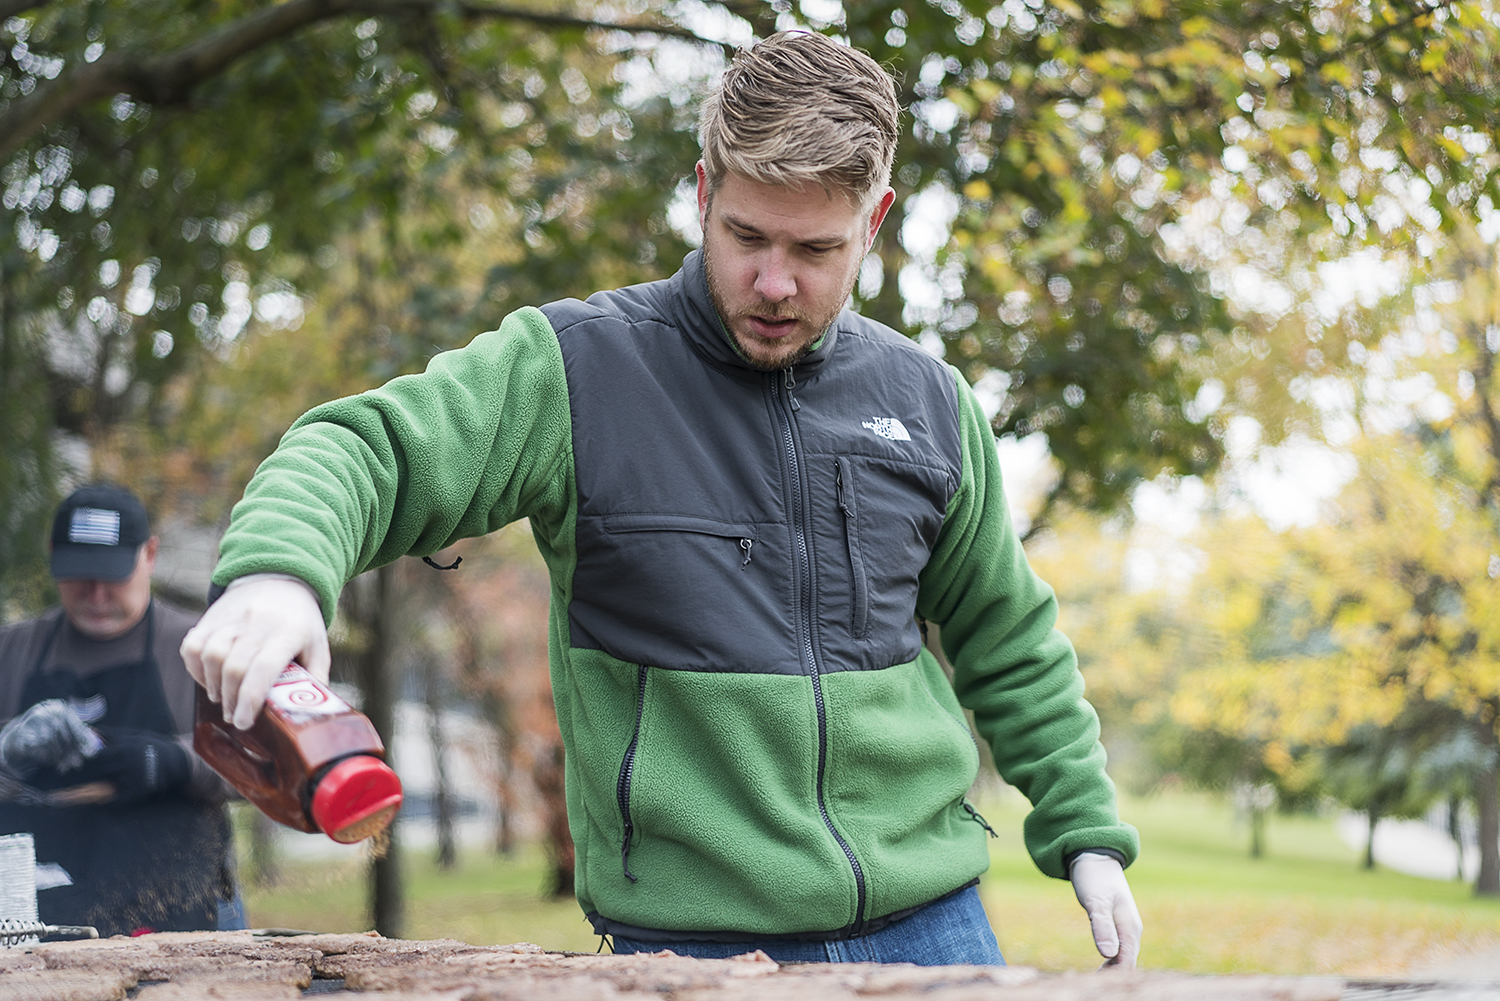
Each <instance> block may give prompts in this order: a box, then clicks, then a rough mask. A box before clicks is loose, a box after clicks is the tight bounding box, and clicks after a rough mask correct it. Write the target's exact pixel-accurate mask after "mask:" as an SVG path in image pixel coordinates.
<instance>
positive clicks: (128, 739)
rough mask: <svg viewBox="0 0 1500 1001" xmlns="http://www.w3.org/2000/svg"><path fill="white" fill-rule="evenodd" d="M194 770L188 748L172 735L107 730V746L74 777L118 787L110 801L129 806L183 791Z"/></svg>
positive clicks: (77, 779)
mask: <svg viewBox="0 0 1500 1001" xmlns="http://www.w3.org/2000/svg"><path fill="white" fill-rule="evenodd" d="M192 772H193V763H192V759H191V758H189V757H188V752H187V750H186V749H184V748H183V746H182V745H181V744H179V743H177V741H175V740H172V739H171V738H170V737H163V736H161V735H159V734H154V733H145V732H143V731H140V730H115V731H113V732H112V733H106V734H105V744H104V750H102V751H100V752H99V753H98V754H96V755H94V756H93V757H92V758H90V759H89V760H88V761H86V762H84V764H83V766H82V767H80V768H79V769H78V770H77V771H76V772H74V773H73V775H72V776H70V777H72V778H73V781H74V782H77V783H82V782H108V783H110V784H111V785H113V786H114V787H115V796H114V799H112V800H110V802H111V803H115V804H118V805H121V806H129V805H131V804H134V803H140V802H143V801H145V800H148V799H152V798H154V797H156V796H163V795H166V794H168V793H174V792H177V791H179V790H180V789H182V788H183V787H184V786H186V785H187V784H188V779H190V778H191V777H192Z"/></svg>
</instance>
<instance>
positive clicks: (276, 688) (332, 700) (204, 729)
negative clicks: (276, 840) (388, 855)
mask: <svg viewBox="0 0 1500 1001" xmlns="http://www.w3.org/2000/svg"><path fill="white" fill-rule="evenodd" d="M193 749H194V750H195V751H197V752H198V756H199V757H201V758H202V759H203V760H204V761H206V762H207V763H208V764H209V766H210V767H211V768H213V770H214V771H216V772H218V773H219V774H220V775H222V776H223V777H224V779H225V780H226V781H227V782H228V783H229V784H230V785H232V786H234V787H235V788H236V789H238V790H239V791H240V793H241V795H243V796H244V797H245V798H246V799H248V800H249V801H250V802H251V803H254V804H255V805H256V806H257V807H258V808H259V809H260V810H261V812H262V813H264V814H265V815H266V816H268V817H270V818H271V819H272V820H275V821H277V822H279V823H282V824H285V825H286V826H288V827H293V828H296V829H297V830H299V831H309V832H316V831H322V832H323V833H325V834H327V835H328V836H329V837H330V838H332V839H333V840H335V841H339V842H342V843H344V844H353V843H354V842H356V841H363V840H364V839H365V838H368V837H370V836H371V835H374V834H378V833H379V832H381V831H383V830H384V829H385V828H386V826H387V825H388V824H390V822H391V821H392V820H393V819H394V818H395V816H396V811H397V810H398V809H400V808H401V780H400V779H399V778H397V777H396V773H395V772H393V771H391V768H390V766H389V765H387V764H386V763H385V761H384V757H385V746H384V745H383V744H382V743H381V742H380V736H379V734H377V733H376V732H375V727H374V726H373V725H372V724H371V723H370V721H369V719H367V718H366V717H365V716H364V715H363V714H362V713H359V712H357V711H355V710H354V708H353V707H351V706H350V705H349V703H347V702H345V701H344V700H343V699H341V698H339V697H338V696H337V695H335V694H334V693H333V692H331V691H329V689H328V686H327V685H324V684H323V683H322V682H320V681H318V680H317V679H316V678H314V677H313V676H312V675H311V674H309V673H307V671H306V670H305V669H304V668H302V667H301V665H298V664H288V665H287V666H286V668H285V669H284V670H283V671H282V672H281V676H280V677H279V678H277V679H276V683H275V684H274V685H272V686H271V692H270V694H269V695H268V696H267V697H266V706H265V708H264V709H263V710H262V711H261V714H260V715H259V716H258V717H256V720H255V723H254V725H252V726H251V727H250V729H248V730H240V729H237V728H236V727H235V725H234V724H233V723H226V722H225V721H224V713H223V709H222V708H221V707H219V706H218V705H215V704H214V703H213V702H211V701H209V698H208V693H207V692H206V691H204V689H203V688H202V687H201V686H200V687H199V688H198V707H197V720H196V722H195V724H194V726H193Z"/></svg>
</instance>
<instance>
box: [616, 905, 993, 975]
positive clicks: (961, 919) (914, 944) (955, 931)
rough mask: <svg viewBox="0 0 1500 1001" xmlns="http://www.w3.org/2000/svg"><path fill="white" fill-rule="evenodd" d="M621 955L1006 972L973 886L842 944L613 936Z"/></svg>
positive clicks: (777, 940) (982, 906)
mask: <svg viewBox="0 0 1500 1001" xmlns="http://www.w3.org/2000/svg"><path fill="white" fill-rule="evenodd" d="M613 938H614V948H615V954H616V955H626V954H629V953H632V952H660V951H661V950H662V949H671V950H672V951H673V952H675V953H677V954H678V955H679V956H693V957H695V958H698V959H724V958H727V957H729V956H738V955H740V954H741V953H746V952H754V951H755V950H756V949H759V950H761V951H762V952H764V953H765V954H766V955H768V956H770V957H771V958H772V959H774V960H776V962H778V963H915V964H916V965H917V966H948V965H952V964H960V963H966V964H971V965H974V966H1004V965H1005V959H1004V957H1002V956H1001V955H1000V943H999V942H997V941H995V932H994V930H993V929H991V928H990V920H989V918H988V917H987V916H986V915H985V913H984V905H983V904H981V903H980V902H979V888H978V887H974V886H971V887H969V888H968V889H966V890H963V891H961V892H959V893H955V894H954V895H953V896H951V897H949V898H947V899H946V900H939V901H937V902H935V903H931V904H928V905H927V906H926V907H924V908H922V909H921V910H920V911H918V912H917V913H915V914H913V915H911V916H910V917H906V918H902V919H901V920H900V921H897V922H895V923H894V924H889V925H886V926H885V927H884V928H882V929H880V930H879V931H877V932H871V933H870V934H868V935H861V936H860V937H859V938H850V939H844V940H842V941H838V942H795V941H787V940H785V939H761V940H758V941H752V942H702V941H692V942H643V941H641V940H640V939H633V938H624V937H622V936H619V935H615V936H613Z"/></svg>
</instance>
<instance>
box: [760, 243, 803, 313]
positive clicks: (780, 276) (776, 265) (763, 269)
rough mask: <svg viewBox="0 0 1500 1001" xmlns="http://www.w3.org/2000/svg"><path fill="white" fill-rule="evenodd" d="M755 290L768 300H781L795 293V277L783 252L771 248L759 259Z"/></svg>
mask: <svg viewBox="0 0 1500 1001" xmlns="http://www.w3.org/2000/svg"><path fill="white" fill-rule="evenodd" d="M755 291H756V292H758V293H759V294H760V296H761V298H763V299H765V300H767V301H768V302H781V301H782V300H783V299H790V298H791V297H792V296H794V295H796V294H797V279H796V276H794V275H793V274H792V269H791V267H790V262H789V261H788V260H787V258H786V255H785V254H783V253H781V252H780V251H777V250H772V251H770V252H769V253H767V254H766V256H765V257H764V258H763V259H762V260H761V265H760V270H759V271H758V272H757V273H756V276H755Z"/></svg>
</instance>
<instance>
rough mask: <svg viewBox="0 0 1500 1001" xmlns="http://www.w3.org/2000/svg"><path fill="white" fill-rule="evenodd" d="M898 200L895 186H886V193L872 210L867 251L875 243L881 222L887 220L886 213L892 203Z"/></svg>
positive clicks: (866, 241)
mask: <svg viewBox="0 0 1500 1001" xmlns="http://www.w3.org/2000/svg"><path fill="white" fill-rule="evenodd" d="M895 201H896V192H895V189H893V188H886V189H885V194H883V195H881V196H880V201H878V202H876V203H875V208H873V209H872V210H871V211H870V232H869V233H868V234H867V235H866V237H865V252H866V253H869V251H870V248H871V247H872V246H874V245H875V234H876V233H879V232H880V224H881V223H883V222H885V215H886V213H887V212H889V211H890V210H891V205H892V204H893V203H894V202H895Z"/></svg>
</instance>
